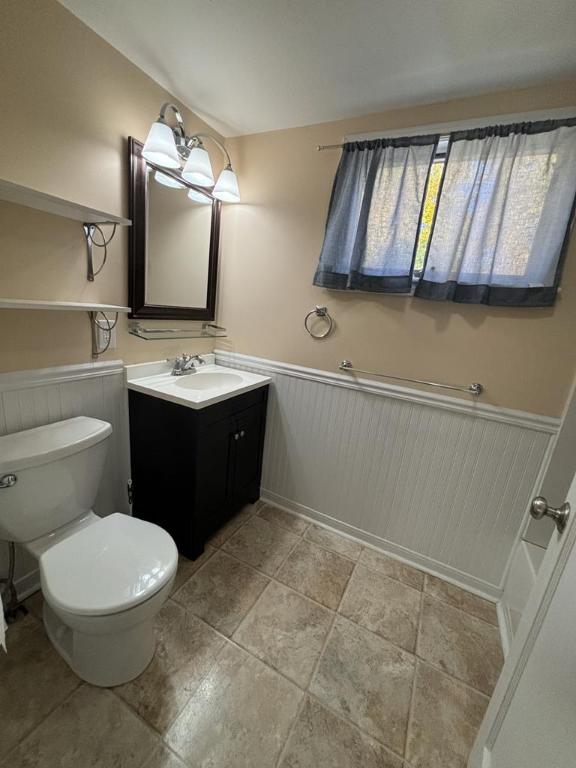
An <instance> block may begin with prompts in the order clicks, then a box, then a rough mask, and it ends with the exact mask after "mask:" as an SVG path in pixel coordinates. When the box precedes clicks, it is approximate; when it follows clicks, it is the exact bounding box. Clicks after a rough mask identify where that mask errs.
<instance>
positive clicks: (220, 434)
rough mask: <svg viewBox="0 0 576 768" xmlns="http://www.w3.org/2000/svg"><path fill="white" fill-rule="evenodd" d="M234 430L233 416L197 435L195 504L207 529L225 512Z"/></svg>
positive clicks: (217, 521) (215, 523) (229, 489)
mask: <svg viewBox="0 0 576 768" xmlns="http://www.w3.org/2000/svg"><path fill="white" fill-rule="evenodd" d="M236 431H237V430H236V423H235V420H233V419H223V420H222V421H218V422H216V423H213V424H210V426H208V427H206V428H204V429H202V430H200V432H199V435H198V450H197V464H196V471H197V478H198V479H197V496H196V508H197V510H198V513H199V517H200V518H201V519H200V524H201V525H202V527H203V529H204V530H205V531H206V532H207V533H208V532H210V531H211V530H213V529H214V528H215V527H217V526H218V523H219V522H220V521H221V518H224V517H225V514H226V511H225V510H226V505H227V504H228V500H229V497H230V495H231V481H232V478H231V466H233V463H234V448H235V446H234V442H235V441H234V434H236Z"/></svg>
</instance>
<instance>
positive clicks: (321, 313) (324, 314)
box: [304, 307, 334, 339]
mask: <svg viewBox="0 0 576 768" xmlns="http://www.w3.org/2000/svg"><path fill="white" fill-rule="evenodd" d="M311 317H321V318H323V319H324V320H325V321H326V328H325V329H324V331H322V332H321V333H314V332H313V331H312V329H311V327H310V318H311ZM304 328H306V330H307V331H308V333H309V334H310V336H312V338H313V339H325V338H326V337H327V336H330V334H331V333H332V329H333V328H334V321H333V320H332V318H331V317H330V315H329V314H328V307H314V309H311V310H310V312H308V314H307V315H306V317H305V318H304Z"/></svg>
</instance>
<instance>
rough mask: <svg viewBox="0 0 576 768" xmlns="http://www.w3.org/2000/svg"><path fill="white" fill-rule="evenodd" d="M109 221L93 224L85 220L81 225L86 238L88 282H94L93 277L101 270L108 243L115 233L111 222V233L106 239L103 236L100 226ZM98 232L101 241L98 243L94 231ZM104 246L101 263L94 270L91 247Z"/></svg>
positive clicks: (114, 227)
mask: <svg viewBox="0 0 576 768" xmlns="http://www.w3.org/2000/svg"><path fill="white" fill-rule="evenodd" d="M108 223H109V222H106V221H103V222H101V223H100V224H94V223H87V222H85V223H84V224H83V225H82V228H83V230H84V237H85V238H86V250H87V262H88V264H87V274H86V277H87V279H88V281H89V282H90V283H93V282H94V278H95V277H96V275H98V274H100V272H102V270H103V269H104V264H106V258H107V256H108V245H109V244H110V243H111V242H112V238H113V237H114V235H115V234H116V224H112V226H113V229H112V234H111V235H110V237H109V238H108V240H106V238H105V237H104V233H103V232H102V229H101V227H102V226H104V225H105V224H108ZM95 232H98V233H99V234H100V237H101V238H102V242H101V243H99V242H97V241H96V240H95V239H94V233H95ZM94 247H96V248H104V257H103V259H102V264H101V265H100V267H99V268H98V269H97V270H94V258H93V248H94Z"/></svg>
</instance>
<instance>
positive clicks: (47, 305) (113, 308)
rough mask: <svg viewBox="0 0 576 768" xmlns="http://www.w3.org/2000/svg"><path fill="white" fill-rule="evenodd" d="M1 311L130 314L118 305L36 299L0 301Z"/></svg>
mask: <svg viewBox="0 0 576 768" xmlns="http://www.w3.org/2000/svg"><path fill="white" fill-rule="evenodd" d="M0 309H49V310H52V309H58V310H61V311H66V312H70V311H71V312H122V313H127V312H130V307H123V306H120V305H118V304H91V303H89V302H81V301H37V300H36V299H0Z"/></svg>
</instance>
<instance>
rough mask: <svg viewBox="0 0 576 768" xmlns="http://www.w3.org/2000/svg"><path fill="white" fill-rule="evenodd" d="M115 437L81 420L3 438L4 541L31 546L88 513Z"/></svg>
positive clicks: (0, 511) (101, 424)
mask: <svg viewBox="0 0 576 768" xmlns="http://www.w3.org/2000/svg"><path fill="white" fill-rule="evenodd" d="M111 434H112V426H111V425H110V424H108V422H106V421H100V419H92V418H89V417H87V416H77V417H76V418H73V419H66V421H57V422H55V423H54V424H47V425H46V426H42V427H36V428H34V429H27V430H25V431H24V432H15V433H14V434H11V435H4V436H2V437H0V539H4V540H7V541H17V542H28V541H33V540H34V539H37V538H38V537H40V536H43V535H45V534H47V533H50V532H51V531H54V530H55V529H56V528H60V527H61V526H63V525H66V524H67V523H70V522H72V521H73V520H75V519H76V518H77V517H81V516H83V515H85V514H87V513H88V512H89V511H90V510H91V509H92V508H93V505H94V501H95V499H96V495H97V493H98V486H99V484H100V480H101V478H102V471H103V469H104V462H105V459H106V451H107V444H106V439H107V438H108V437H109V436H110V435H111ZM12 476H14V477H12Z"/></svg>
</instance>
